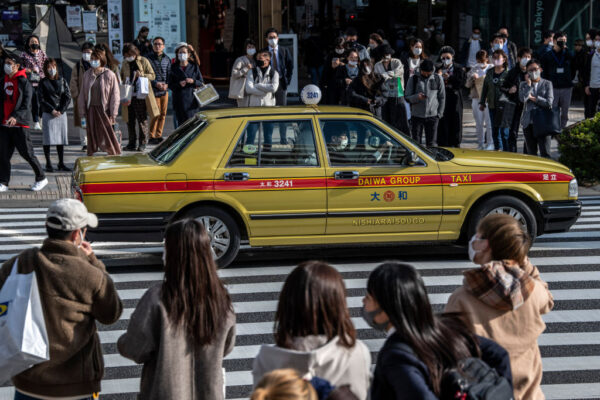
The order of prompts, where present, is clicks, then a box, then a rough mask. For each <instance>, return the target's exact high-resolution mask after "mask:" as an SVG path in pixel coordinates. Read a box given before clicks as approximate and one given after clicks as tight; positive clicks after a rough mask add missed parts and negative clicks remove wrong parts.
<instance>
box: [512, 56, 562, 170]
mask: <svg viewBox="0 0 600 400" xmlns="http://www.w3.org/2000/svg"><path fill="white" fill-rule="evenodd" d="M542 74H543V70H542V68H541V67H540V64H539V62H538V61H536V60H531V61H529V62H528V63H527V75H526V76H525V81H524V82H521V85H520V86H519V99H520V100H521V102H523V103H524V104H525V107H524V110H523V117H522V118H521V124H522V125H523V134H524V136H525V142H526V145H527V154H531V155H534V156H535V155H537V154H538V148H539V151H540V156H542V157H546V158H550V136H542V137H535V136H534V135H533V119H532V117H531V111H532V110H533V109H534V108H536V107H543V108H550V107H552V103H553V100H554V92H553V88H552V83H551V82H550V81H547V80H546V79H542Z"/></svg>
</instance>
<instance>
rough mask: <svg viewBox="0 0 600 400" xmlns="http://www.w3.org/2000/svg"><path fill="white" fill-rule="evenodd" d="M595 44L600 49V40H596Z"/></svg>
mask: <svg viewBox="0 0 600 400" xmlns="http://www.w3.org/2000/svg"><path fill="white" fill-rule="evenodd" d="M594 46H596V48H597V49H600V40H596V41H595V42H594Z"/></svg>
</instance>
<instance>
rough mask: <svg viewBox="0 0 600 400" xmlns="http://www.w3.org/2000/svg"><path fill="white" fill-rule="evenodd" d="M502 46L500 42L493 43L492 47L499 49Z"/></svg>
mask: <svg viewBox="0 0 600 400" xmlns="http://www.w3.org/2000/svg"><path fill="white" fill-rule="evenodd" d="M501 48H502V45H501V44H500V43H494V46H493V49H494V50H500V49H501Z"/></svg>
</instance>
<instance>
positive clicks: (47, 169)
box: [44, 164, 54, 172]
mask: <svg viewBox="0 0 600 400" xmlns="http://www.w3.org/2000/svg"><path fill="white" fill-rule="evenodd" d="M44 171H46V172H54V168H52V165H50V164H46V168H44Z"/></svg>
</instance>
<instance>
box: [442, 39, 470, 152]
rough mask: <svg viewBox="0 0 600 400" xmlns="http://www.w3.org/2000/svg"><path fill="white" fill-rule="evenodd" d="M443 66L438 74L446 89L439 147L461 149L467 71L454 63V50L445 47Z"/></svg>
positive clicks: (443, 50) (443, 48)
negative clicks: (464, 88)
mask: <svg viewBox="0 0 600 400" xmlns="http://www.w3.org/2000/svg"><path fill="white" fill-rule="evenodd" d="M440 60H441V61H442V62H441V64H440V65H439V66H438V73H439V74H441V75H442V79H443V80H444V85H445V89H446V99H445V100H446V105H445V107H444V116H443V117H442V119H441V121H440V124H439V125H438V134H437V141H438V145H439V146H450V147H460V143H461V141H462V115H463V108H464V104H463V96H462V89H463V87H464V86H465V83H466V80H467V79H466V74H465V69H464V68H463V66H462V65H460V64H456V63H455V62H454V49H453V48H452V47H450V46H444V47H442V48H441V50H440Z"/></svg>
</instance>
